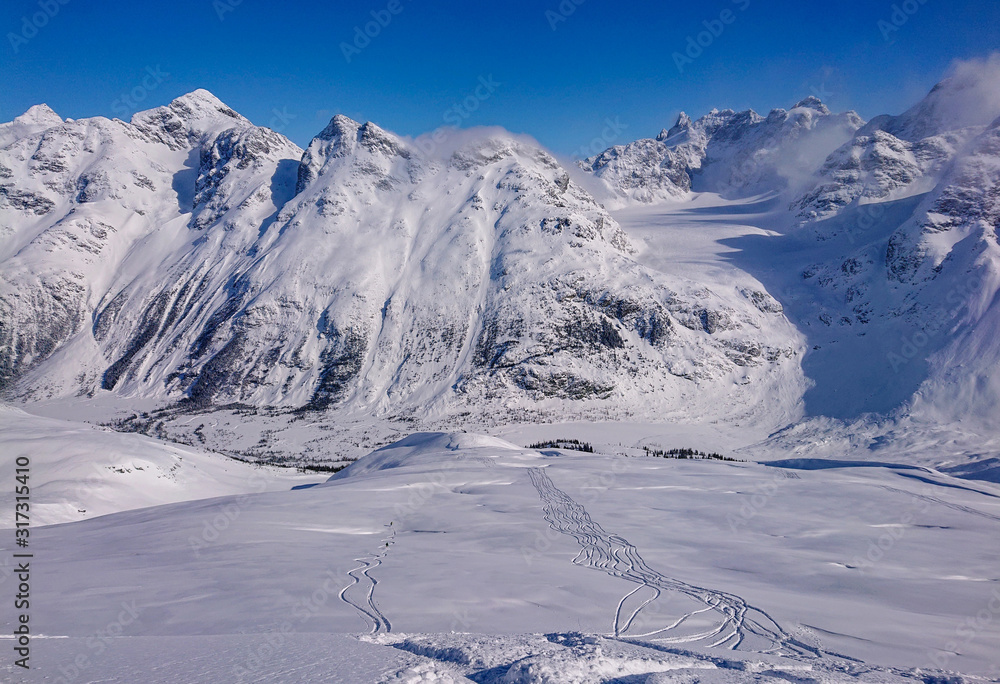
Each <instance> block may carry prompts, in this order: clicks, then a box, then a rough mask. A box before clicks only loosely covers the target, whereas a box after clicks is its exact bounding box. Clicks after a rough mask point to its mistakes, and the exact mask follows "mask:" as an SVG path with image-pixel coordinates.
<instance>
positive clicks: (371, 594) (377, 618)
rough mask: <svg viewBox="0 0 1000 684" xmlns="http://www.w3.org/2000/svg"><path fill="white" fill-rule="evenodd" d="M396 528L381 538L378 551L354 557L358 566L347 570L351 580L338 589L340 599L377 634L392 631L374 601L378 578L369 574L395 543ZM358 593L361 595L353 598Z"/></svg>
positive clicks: (370, 630) (390, 625)
mask: <svg viewBox="0 0 1000 684" xmlns="http://www.w3.org/2000/svg"><path fill="white" fill-rule="evenodd" d="M395 538H396V530H395V529H393V530H392V532H391V533H390V534H389V536H388V537H385V538H383V539H382V543H383V544H384V546H383V547H382V549H381V550H380V552H379V553H374V554H371V555H369V556H366V557H364V558H355V559H354V560H356V561H357V562H359V563H361V565H359V566H358V567H356V568H354V569H353V570H351V571H350V572H348V573H347V574H348V576H349V577H350V578H351V579H352V580H353V581H352V582H351V583H350V584H348V585H347V586H346V587H344V588H343V589H341V590H340V595H339V596H340V600H341V601H343V602H344V603H346V604H347V605H349V606H352V607H353V608H354V609H355V610H357V611H358V613H359V614H360V615H361V617H362V618H364V619H365V621H367V622H368V623H370V625H371V628H370V629H369V632H370V633H372V634H378V633H380V632H383V633H386V634H388V633H389V632H391V631H392V624H391V623H390V622H389V619H388V618H387V617H386V616H385V615H383V614H382V611H381V610H379V608H378V605H376V603H375V587H376V586H377V585H378V580H377V579H375V578H374V577H372V576H371V574H370V573H371V571H372V570H374V569H375V568H377V567H378V566H380V565H382V559H383V558H385V556H386V554H388V553H389V547H390V546H391V545H392V544H393V543H395V542H394V540H395ZM358 593H360V594H361V596H360V597H358V598H355V596H356V595H357V594H358Z"/></svg>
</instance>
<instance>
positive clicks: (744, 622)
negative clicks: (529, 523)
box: [528, 468, 822, 657]
mask: <svg viewBox="0 0 1000 684" xmlns="http://www.w3.org/2000/svg"><path fill="white" fill-rule="evenodd" d="M528 475H529V477H530V478H531V484H532V485H533V486H534V487H535V490H536V491H537V492H538V496H539V497H540V498H541V500H542V503H543V504H544V510H545V519H546V520H547V521H548V523H549V525H550V526H551V527H552V529H554V530H556V531H557V532H560V533H562V534H567V535H569V536H571V537H573V538H574V539H576V541H577V543H579V544H580V547H581V549H580V553H579V554H577V556H576V558H574V559H573V562H574V563H575V564H577V565H582V566H585V567H590V568H594V569H597V570H603V571H604V572H606V573H608V574H609V575H611V576H613V577H621V578H622V579H624V580H627V581H629V582H634V583H635V584H637V585H639V586H638V587H636V588H635V589H633V590H632V591H630V592H629V593H628V594H626V595H625V596H624V597H623V598H622V600H621V601H620V602H619V604H618V608H617V610H616V612H615V620H614V634H615V636H616V637H643V638H648V637H652V636H656V635H659V636H657V641H661V642H667V643H694V642H702V643H703V644H705V645H709V646H726V647H728V648H729V649H731V650H735V649H737V648H740V647H741V646H744V647H750V648H753V646H755V645H759V646H762V647H763V648H756V649H753V650H758V651H760V652H764V653H776V652H783V655H792V656H805V655H809V656H813V657H816V656H821V655H822V653H821V652H820V651H818V650H817V649H814V648H812V647H810V646H808V645H806V644H803V643H801V642H799V641H798V640H796V639H795V638H793V637H792V636H791V635H789V634H787V633H786V632H785V631H784V630H783V629H782V628H781V627H780V626H779V625H778V624H777V623H776V622H775V621H774V620H773V619H772V618H771V617H770V616H769V615H768V614H767V613H765V612H764V611H762V610H760V609H759V608H755V607H753V606H751V605H749V604H748V603H747V602H746V601H744V600H743V599H742V598H740V597H739V596H736V595H735V594H730V593H727V592H722V591H716V590H712V589H706V588H703V587H698V586H695V585H692V584H687V583H686V582H681V581H680V580H676V579H673V578H671V577H667V576H665V575H663V574H661V573H659V572H657V571H655V570H653V569H652V568H650V567H649V566H648V565H647V564H646V561H645V560H644V559H643V558H642V556H641V555H640V554H639V551H638V549H636V547H635V546H633V545H632V544H631V543H629V541H628V540H626V539H624V538H622V537H620V536H618V535H614V534H609V533H608V532H606V531H605V530H604V528H602V527H601V526H600V525H599V524H598V523H596V522H594V521H593V520H592V519H591V517H590V515H589V514H588V513H587V510H586V509H585V508H584V507H583V506H582V505H580V504H579V503H577V502H576V501H574V500H573V499H572V498H571V497H570V496H569V495H568V494H566V493H565V492H563V491H562V490H560V489H559V488H558V487H556V486H555V485H554V484H553V483H552V480H551V479H550V478H549V476H548V475H546V474H545V472H544V471H542V470H541V469H539V468H531V469H529V470H528ZM643 588H648V589H650V590H652V591H653V596H651V597H650V598H647V599H646V600H645V601H643V602H642V603H640V605H639V607H638V608H636V609H635V610H633V611H632V612H631V613H628V611H627V610H626V609H625V604H626V602H627V601H628V599H630V598H631V597H632V596H633V595H634V594H636V593H637V592H639V591H640V590H642V589H643ZM664 592H677V593H680V594H683V595H685V596H687V597H690V598H692V599H694V600H695V601H699V602H701V603H703V604H704V605H705V608H703V609H701V610H696V611H694V612H691V613H687V614H686V615H683V616H682V617H680V618H679V619H677V620H675V621H674V622H672V623H671V624H669V625H667V626H665V627H662V628H660V629H656V630H654V631H652V632H647V633H644V634H629V633H628V631H629V629H630V628H631V627H632V623H633V622H634V621H635V619H636V617H637V616H638V615H639V614H640V612H641V611H642V610H643V609H644V608H645V607H646V606H648V605H649V604H650V603H651V602H652V601H654V600H656V599H657V598H658V597H659V596H660V595H661V594H662V593H664ZM710 611H714V612H716V613H718V615H719V616H720V617H721V618H722V619H721V621H720V622H719V624H718V625H717V626H716V627H714V628H712V629H710V630H708V631H704V632H701V633H698V634H692V635H685V636H673V637H672V636H670V632H672V631H673V630H675V629H676V628H677V627H679V626H680V625H681V624H683V623H684V622H685V621H686V620H688V619H689V618H691V617H693V616H694V615H697V614H699V613H707V612H710ZM626 613H628V614H627V616H626ZM751 641H752V642H754V643H751Z"/></svg>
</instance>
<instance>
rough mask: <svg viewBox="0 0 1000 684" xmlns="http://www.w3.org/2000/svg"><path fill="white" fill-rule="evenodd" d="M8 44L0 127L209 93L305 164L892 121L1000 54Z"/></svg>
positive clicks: (325, 43)
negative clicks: (814, 104) (952, 70)
mask: <svg viewBox="0 0 1000 684" xmlns="http://www.w3.org/2000/svg"><path fill="white" fill-rule="evenodd" d="M577 3H579V4H577ZM894 5H895V8H894ZM373 12H374V13H375V15H374V16H373V14H372V13H373ZM376 19H381V20H382V24H384V25H380V24H378V23H370V24H369V22H375V21H376ZM879 22H882V23H881V24H880V23H879ZM366 24H368V26H367V28H368V33H369V34H374V37H371V38H369V36H363V37H359V33H360V34H361V35H363V34H364V29H365V27H366ZM0 31H2V33H3V39H2V45H0V120H3V121H9V120H10V119H12V118H13V117H15V116H17V115H18V114H20V113H21V112H23V111H24V110H25V109H27V108H28V107H29V106H31V105H32V104H37V103H39V102H46V103H48V104H49V105H50V106H52V107H53V108H54V109H55V110H56V111H57V112H59V114H61V115H62V116H67V117H74V118H79V117H84V116H93V115H105V116H118V117H119V118H125V119H127V118H129V116H130V114H131V111H132V110H140V109H147V108H149V107H154V106H157V105H160V104H165V103H167V102H169V101H170V100H171V99H173V98H174V97H176V96H178V95H181V94H183V93H185V92H188V91H191V90H193V89H195V88H206V89H208V90H210V91H212V92H213V93H215V94H216V95H217V96H218V97H220V98H221V99H222V100H224V101H225V102H226V103H228V104H229V105H230V106H232V107H233V108H235V109H237V110H238V111H239V112H241V113H242V114H244V115H245V116H247V117H248V118H250V119H251V120H252V121H254V122H255V123H257V124H260V125H270V126H271V127H272V128H276V129H278V130H281V131H282V132H283V133H285V134H286V135H288V136H289V137H291V138H292V139H293V140H294V141H295V142H297V143H299V144H300V145H305V144H306V143H307V142H308V141H309V139H310V138H311V137H312V136H313V135H315V134H316V133H317V132H318V131H320V130H321V129H322V128H323V126H324V125H325V124H326V122H327V121H328V120H329V118H330V117H331V116H332V115H333V114H336V113H343V114H347V115H348V116H351V117H353V118H355V119H360V120H372V121H375V122H377V123H378V124H379V125H381V126H383V127H384V128H387V129H389V130H392V131H395V132H397V133H401V134H406V135H416V134H419V133H422V132H426V131H429V130H432V129H435V128H437V127H439V126H442V125H445V124H455V123H460V124H461V125H463V126H474V125H493V124H495V125H500V126H503V127H505V128H508V129H510V130H512V131H515V132H521V133H529V134H531V135H533V136H535V137H536V138H537V139H538V140H540V141H541V142H542V143H543V144H545V145H547V146H549V147H550V148H552V149H553V150H555V151H556V152H560V153H563V154H573V153H575V152H578V151H579V150H580V148H581V147H582V146H584V145H588V144H590V143H592V142H593V141H594V139H595V138H598V139H600V140H599V141H598V144H599V146H601V147H606V146H607V144H611V143H615V142H625V141H628V140H632V139H635V138H639V137H645V136H649V135H654V134H656V133H657V132H658V131H659V130H660V128H662V127H664V126H670V125H671V124H672V123H673V121H674V118H675V117H676V115H677V113H678V112H679V111H680V110H685V111H687V112H688V113H689V114H691V115H692V116H695V117H696V116H698V115H700V114H702V113H704V112H706V111H708V110H709V109H711V108H712V107H718V108H725V107H730V108H733V109H743V108H747V107H752V108H754V109H756V110H758V111H760V112H762V113H766V112H767V111H768V110H770V109H772V108H774V107H786V108H787V107H789V106H791V105H792V104H794V103H795V102H796V101H798V100H799V99H801V98H803V97H804V96H806V95H810V94H816V95H819V96H820V97H821V98H822V99H823V100H824V101H826V102H827V103H828V104H829V105H830V107H831V109H834V110H837V111H840V110H845V109H856V110H857V111H858V112H859V113H861V115H862V116H864V117H865V118H870V117H872V116H874V115H876V114H880V113H898V112H900V111H902V110H903V109H905V108H906V107H907V106H909V105H910V104H912V103H913V102H915V101H916V100H917V99H919V98H920V97H921V96H922V95H923V94H924V93H925V92H926V91H927V90H928V89H929V88H930V87H931V86H933V84H934V83H935V82H937V81H938V80H940V78H941V76H942V75H943V74H944V73H945V72H946V70H947V68H948V65H949V64H950V63H951V61H952V60H954V59H956V58H959V59H964V58H971V57H984V56H986V55H987V54H989V53H990V52H993V51H996V50H1000V2H997V1H996V0H948V1H947V2H945V0H922V1H921V0H905V1H903V0H897V1H896V2H893V1H892V0H886V1H884V2H883V1H879V0H874V1H873V0H864V1H860V0H842V1H840V2H813V1H810V0H799V1H794V2H790V1H785V0H771V1H766V0H714V1H712V2H683V3H681V2H669V1H668V2H638V3H629V2H609V1H607V0H562V2H560V0H548V1H545V0H540V1H537V2H531V1H528V0H506V1H505V2H475V1H474V0H462V1H452V0H444V1H439V2H431V1H430V0H370V1H369V0H362V1H359V2H337V1H334V0H325V1H322V2H298V3H288V2H286V3H275V2H265V1H264V0H173V1H172V2H169V3H141V2H135V0H129V1H128V2H125V1H124V0H97V1H94V0H90V1H88V0H40V1H39V0H3V1H2V7H0ZM699 34H700V35H699ZM689 38H690V41H689ZM366 39H367V40H368V41H369V42H368V43H367V44H366V43H365V40H366ZM699 39H700V42H701V43H702V45H698V46H697V47H692V45H691V43H692V42H694V43H697V42H698V41H699ZM345 45H347V46H350V49H348V50H347V51H346V52H347V53H348V54H347V55H345ZM699 50H700V51H701V52H700V54H699V52H698V51H699ZM685 53H686V54H685ZM677 55H684V58H685V59H684V60H681V64H680V68H679V67H678V59H677ZM687 60H690V61H687ZM144 81H145V82H144ZM484 83H489V84H490V85H489V86H488V87H487V86H486V85H484ZM139 96H141V97H139ZM466 105H468V108H466ZM456 106H457V107H458V108H456ZM470 110H471V111H470ZM609 122H612V123H614V124H616V125H609ZM602 137H603V139H601V138H602Z"/></svg>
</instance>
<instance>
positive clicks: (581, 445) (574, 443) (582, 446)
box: [527, 439, 594, 454]
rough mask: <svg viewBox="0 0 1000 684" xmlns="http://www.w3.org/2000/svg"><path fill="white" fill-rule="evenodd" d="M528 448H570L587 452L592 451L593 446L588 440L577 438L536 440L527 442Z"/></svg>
mask: <svg viewBox="0 0 1000 684" xmlns="http://www.w3.org/2000/svg"><path fill="white" fill-rule="evenodd" d="M527 448H528V449H571V450H573V451H586V452H587V453H588V454H592V453H594V447H593V445H592V444H590V443H589V442H581V441H580V440H578V439H553V440H550V441H548V442H537V443H535V444H529V445H528V447H527Z"/></svg>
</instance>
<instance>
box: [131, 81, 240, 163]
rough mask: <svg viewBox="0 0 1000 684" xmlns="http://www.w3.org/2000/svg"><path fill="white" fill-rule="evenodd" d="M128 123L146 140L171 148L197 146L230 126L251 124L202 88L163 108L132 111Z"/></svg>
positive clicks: (178, 98)
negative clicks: (145, 136)
mask: <svg viewBox="0 0 1000 684" xmlns="http://www.w3.org/2000/svg"><path fill="white" fill-rule="evenodd" d="M131 123H132V125H133V126H135V127H136V128H138V129H139V130H140V131H142V132H143V133H145V134H146V135H147V136H148V137H149V139H151V140H155V141H157V142H161V143H164V144H166V145H167V146H168V147H170V148H172V149H180V148H183V147H188V146H190V145H195V144H199V142H203V141H204V140H206V139H208V138H209V137H211V136H213V135H215V134H218V133H221V132H222V131H224V130H226V129H229V128H232V127H234V126H241V127H245V126H252V125H253V124H251V123H250V121H249V120H248V119H246V118H245V117H243V116H242V115H240V114H239V113H238V112H236V111H235V110H234V109H232V108H231V107H229V106H228V105H227V104H225V103H224V102H223V101H222V100H220V99H219V98H217V97H216V96H215V95H213V94H212V93H210V92H208V91H207V90H205V89H203V88H199V89H197V90H193V91H191V92H190V93H187V94H185V95H181V96H180V97H177V98H175V99H174V100H172V101H171V102H170V104H168V105H166V106H163V107H154V108H153V109H147V110H145V111H142V112H136V113H135V114H133V115H132V122H131Z"/></svg>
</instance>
